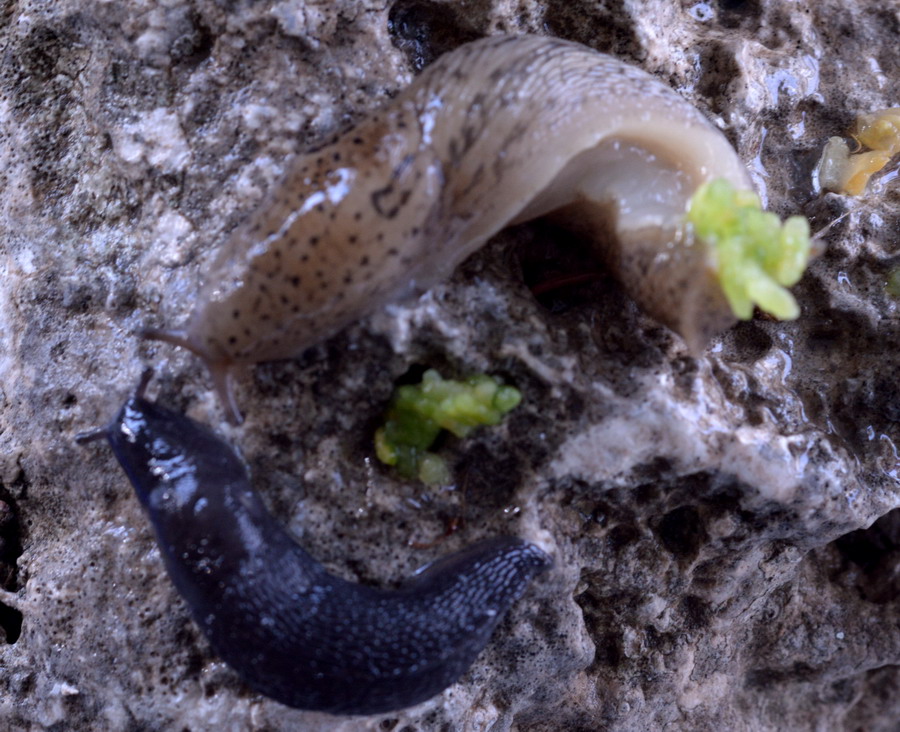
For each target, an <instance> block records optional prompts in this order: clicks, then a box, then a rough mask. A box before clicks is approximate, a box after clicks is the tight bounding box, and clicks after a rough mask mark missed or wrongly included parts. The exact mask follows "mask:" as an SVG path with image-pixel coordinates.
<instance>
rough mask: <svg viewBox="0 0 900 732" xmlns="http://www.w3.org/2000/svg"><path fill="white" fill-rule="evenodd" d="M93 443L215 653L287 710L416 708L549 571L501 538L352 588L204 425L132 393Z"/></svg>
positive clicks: (465, 663) (527, 548) (537, 554)
mask: <svg viewBox="0 0 900 732" xmlns="http://www.w3.org/2000/svg"><path fill="white" fill-rule="evenodd" d="M102 432H103V434H104V435H105V436H106V437H107V439H108V440H109V443H110V445H111V446H112V449H113V452H114V453H115V455H116V457H117V458H118V460H119V462H120V464H121V465H122V467H123V469H124V470H125V472H126V474H127V475H128V477H129V478H130V480H131V482H132V484H133V486H134V489H135V492H136V493H137V496H138V498H139V499H140V501H141V503H142V504H143V506H144V508H145V510H146V512H147V514H148V516H149V517H150V520H151V521H152V523H153V527H154V529H155V532H156V537H157V541H158V543H159V547H160V552H161V554H162V556H163V559H164V561H165V564H166V568H167V569H168V572H169V575H170V577H171V579H172V581H173V583H174V584H175V586H176V587H177V588H178V591H179V592H180V593H181V595H182V596H183V597H184V599H185V601H186V602H187V604H188V606H189V608H190V610H191V613H192V614H193V616H194V619H195V621H196V622H197V624H198V625H199V626H200V628H201V630H202V631H203V633H204V635H205V636H206V638H207V639H208V640H209V642H210V644H211V645H212V647H213V649H214V650H215V652H216V654H217V655H219V656H220V657H221V658H222V659H224V660H225V661H226V662H227V663H228V664H229V665H230V666H231V667H232V668H233V669H234V670H235V671H236V672H237V673H238V674H239V675H240V676H241V678H242V679H243V680H244V681H245V682H247V684H249V685H250V686H251V687H253V688H254V689H256V690H257V691H259V692H261V693H262V694H265V695H266V696H269V697H272V698H273V699H275V700H277V701H279V702H282V703H284V704H287V705H289V706H293V707H298V708H301V709H308V710H318V711H326V712H331V713H334V714H375V713H379V712H387V711H394V710H397V709H400V708H403V707H407V706H411V705H413V704H417V703H419V702H421V701H424V700H426V699H428V698H429V697H431V696H433V695H435V694H437V693H439V692H440V691H442V690H443V689H444V688H446V687H447V686H448V685H450V684H452V683H454V682H455V681H456V680H457V679H458V678H459V677H460V676H461V675H462V674H463V673H464V672H465V671H466V670H467V669H468V667H469V666H470V665H471V663H472V662H473V661H474V659H475V657H476V656H477V655H478V654H479V653H480V652H481V650H482V648H483V647H484V646H485V644H486V643H487V641H488V640H489V638H490V635H491V633H492V632H493V630H494V628H495V627H496V625H497V623H498V622H499V621H500V620H501V618H502V617H503V614H504V613H505V612H506V610H507V609H508V608H509V607H510V605H512V603H513V602H515V600H516V599H517V598H518V597H519V596H520V595H521V594H522V592H524V590H525V588H526V587H527V585H528V584H529V582H530V581H531V579H532V578H533V577H534V576H535V575H536V574H538V573H540V572H542V571H544V570H546V569H547V568H548V567H549V566H550V559H549V558H548V556H547V555H546V554H545V553H544V552H542V551H541V550H540V549H538V548H537V547H536V546H533V545H532V544H529V543H527V542H525V541H522V540H521V539H517V538H512V537H500V538H495V539H489V540H487V541H483V542H481V543H478V544H475V545H474V546H470V547H468V548H467V549H464V550H462V551H460V552H458V553H456V554H453V555H451V556H449V557H446V558H444V559H442V560H439V561H438V562H435V563H434V564H432V565H429V566H427V567H425V568H423V570H420V572H419V573H418V574H417V575H416V576H415V577H414V578H413V579H412V580H410V581H409V582H407V583H406V584H404V585H403V586H401V587H400V588H399V589H397V590H383V589H377V588H373V587H367V586H363V585H358V584H355V583H352V582H348V581H346V580H343V579H340V578H338V577H335V576H333V575H331V574H329V573H328V572H326V571H325V569H324V568H323V567H322V566H321V565H320V564H318V563H317V562H316V561H315V560H314V559H313V558H312V557H311V556H310V555H309V554H307V553H306V551H304V550H303V549H302V548H301V547H300V546H299V545H298V544H297V543H296V541H294V539H293V538H292V537H291V536H290V535H289V534H288V533H287V532H286V531H285V530H284V528H283V527H282V526H281V525H280V524H279V523H278V522H277V521H276V520H275V518H274V517H273V516H272V515H271V514H270V513H269V512H268V510H267V509H266V507H265V506H264V504H263V502H262V500H261V499H260V497H259V496H258V494H257V493H256V492H255V491H254V490H253V489H252V487H251V486H250V483H249V479H248V476H247V471H246V468H245V467H244V464H243V462H242V461H241V460H240V458H239V457H238V456H237V455H236V454H235V452H234V451H233V450H231V448H229V447H228V446H227V445H226V444H225V443H223V442H222V441H221V440H220V439H219V438H218V437H217V436H216V435H214V434H213V433H212V432H211V431H210V430H209V429H207V428H206V427H204V426H202V425H200V424H198V423H197V422H194V421H193V420H191V419H188V418H187V417H185V416H184V415H182V414H178V413H176V412H172V411H169V410H167V409H164V408H162V407H160V406H158V405H156V404H154V403H151V402H149V401H147V400H146V399H144V398H143V395H142V393H139V394H137V395H135V396H134V397H132V398H131V399H129V400H128V401H127V402H126V403H125V405H124V406H123V407H122V409H121V410H120V411H119V413H118V415H117V416H116V418H115V419H114V420H113V422H112V423H111V424H110V425H109V426H108V427H107V428H106V429H105V430H103V431H102ZM91 434H93V435H96V434H97V433H91Z"/></svg>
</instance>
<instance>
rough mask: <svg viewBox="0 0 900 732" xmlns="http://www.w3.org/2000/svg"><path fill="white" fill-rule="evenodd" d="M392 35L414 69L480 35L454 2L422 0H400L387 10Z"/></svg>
mask: <svg viewBox="0 0 900 732" xmlns="http://www.w3.org/2000/svg"><path fill="white" fill-rule="evenodd" d="M388 32H389V33H390V34H391V39H392V41H393V43H394V46H396V47H397V48H398V49H399V50H401V51H402V52H403V53H404V54H405V55H406V58H407V59H408V61H409V65H410V66H412V68H413V70H414V71H417V72H418V71H421V70H422V69H424V68H425V67H426V66H428V64H430V63H431V62H432V61H434V60H435V59H436V58H437V57H438V56H441V55H442V54H444V53H447V52H448V51H452V50H453V49H454V48H456V47H457V46H461V45H462V44H463V43H468V42H469V41H474V40H475V39H477V38H479V37H481V35H482V34H480V33H478V32H477V31H476V30H475V29H474V28H472V27H471V26H470V25H469V24H468V23H467V22H465V21H464V20H463V18H462V17H461V16H460V15H459V14H458V13H457V12H456V11H455V10H453V9H452V6H451V5H443V4H439V3H436V2H427V1H423V0H399V2H396V3H394V5H393V7H392V8H391V11H390V13H389V14H388Z"/></svg>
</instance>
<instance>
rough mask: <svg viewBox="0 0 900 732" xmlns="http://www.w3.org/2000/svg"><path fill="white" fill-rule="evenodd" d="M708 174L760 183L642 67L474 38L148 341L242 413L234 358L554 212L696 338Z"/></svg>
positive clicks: (721, 312) (388, 111)
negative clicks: (182, 361)
mask: <svg viewBox="0 0 900 732" xmlns="http://www.w3.org/2000/svg"><path fill="white" fill-rule="evenodd" d="M714 179H721V180H723V181H725V182H726V183H728V184H730V185H731V186H733V187H734V188H735V189H737V190H752V185H751V183H750V180H749V177H748V174H747V172H746V169H745V168H744V166H743V165H742V163H741V161H740V159H739V158H738V156H737V154H736V153H735V151H734V150H733V149H732V147H731V145H730V144H729V143H728V141H727V140H726V138H725V137H724V135H723V134H722V133H721V132H719V130H717V129H716V128H715V127H714V126H713V125H712V124H711V123H710V122H709V121H708V120H706V119H705V118H704V117H703V115H702V114H701V113H700V112H699V111H698V110H696V109H695V108H694V107H692V106H691V105H690V104H689V103H687V102H686V101H685V100H683V99H682V98H681V97H679V96H678V95H677V94H676V93H675V92H674V91H672V90H671V89H669V88H668V87H666V86H665V85H664V84H662V83H661V82H659V81H658V80H656V79H655V78H653V77H652V76H650V75H649V74H647V73H645V72H643V71H641V70H640V69H637V68H635V67H632V66H629V65H628V64H625V63H623V62H621V61H619V60H617V59H614V58H612V57H610V56H606V55H603V54H600V53H597V52H595V51H592V50H590V49H588V48H585V47H584V46H580V45H578V44H575V43H571V42H567V41H563V40H559V39H555V38H544V37H537V36H518V37H510V36H496V37H491V38H486V39H482V40H479V41H475V42H472V43H468V44H466V45H463V46H461V47H460V48H458V49H456V50H455V51H453V52H451V53H449V54H446V55H445V56H442V57H441V58H439V59H438V60H437V61H435V62H434V63H433V64H432V65H431V66H430V67H428V68H427V69H426V70H425V71H424V72H423V73H422V74H421V75H420V76H418V77H417V78H416V79H415V81H413V83H412V84H411V85H410V86H409V87H408V88H407V89H405V90H404V91H403V92H401V93H400V94H399V95H398V96H397V97H395V98H394V99H392V100H391V101H390V102H388V103H387V104H386V105H385V106H384V107H382V108H381V109H380V110H378V111H376V112H374V113H373V114H372V115H371V116H369V117H368V118H366V119H364V120H362V121H361V122H359V124H357V125H356V126H355V127H353V128H352V129H350V130H349V131H347V132H345V133H343V134H341V135H340V136H338V137H337V138H336V139H334V140H333V141H331V142H329V143H327V144H325V145H324V146H322V147H320V148H319V149H317V150H315V151H313V152H309V153H307V154H304V155H300V156H299V157H297V158H296V159H295V160H294V161H293V163H292V165H291V166H290V168H289V171H288V172H287V174H286V176H285V178H284V179H283V180H282V182H281V183H280V185H277V186H275V187H274V188H273V189H272V190H271V191H270V192H269V193H268V194H267V196H266V197H265V199H264V202H263V203H262V205H260V207H259V208H258V209H257V210H256V212H255V213H253V214H252V215H250V216H249V217H248V218H247V219H246V221H245V222H244V223H243V224H241V225H239V226H238V227H237V228H236V229H235V230H234V232H233V233H232V234H231V235H230V236H229V238H228V239H227V240H226V241H225V243H224V244H223V246H222V247H221V250H220V251H219V252H218V254H217V256H216V258H215V259H214V261H213V263H212V265H211V267H210V269H209V270H208V271H207V272H206V273H205V283H204V284H203V285H202V288H201V290H200V294H199V297H198V299H197V304H196V307H195V309H194V311H193V313H192V314H191V316H190V317H189V319H188V321H187V323H186V325H185V326H184V327H183V328H182V329H175V330H156V329H147V330H146V331H145V332H144V335H145V336H147V337H150V338H155V339H161V340H165V341H169V342H171V343H175V344H177V345H180V346H184V347H186V348H188V349H190V350H191V351H193V352H194V353H196V354H197V355H199V356H200V357H201V358H202V359H203V360H204V361H205V363H206V365H207V366H208V367H209V370H210V373H211V374H212V378H213V382H214V384H215V386H216V389H217V391H218V392H219V394H220V396H221V397H222V401H223V404H225V405H226V407H227V408H229V409H230V411H231V413H232V416H235V415H237V408H236V407H235V405H234V400H233V397H232V395H231V391H230V385H229V373H230V369H231V368H232V367H233V366H234V365H237V364H249V363H256V362H260V361H268V360H274V359H280V358H288V357H292V356H296V355H298V354H299V353H300V352H302V351H303V350H304V349H306V348H307V347H309V346H310V345H313V344H315V343H316V342H318V341H320V340H322V339H324V338H326V337H327V336H330V335H332V334H334V333H335V332H337V331H338V330H340V329H341V328H343V327H344V326H345V325H347V324H348V323H350V322H351V321H354V320H356V319H358V318H360V317H362V316H364V315H366V314H368V313H370V312H372V311H373V310H374V309H375V308H377V307H379V306H381V305H383V304H385V303H387V302H388V301H391V300H395V299H397V298H399V297H401V296H402V295H403V294H404V293H409V292H412V291H416V290H421V289H425V288H428V287H429V286H431V285H432V284H434V283H435V282H437V281H438V280H440V279H442V278H444V277H446V276H447V275H449V273H450V272H451V271H452V270H453V268H454V267H456V265H457V264H459V263H460V262H461V261H462V260H463V259H464V258H466V257H467V256H468V255H470V254H471V253H472V252H473V251H475V250H476V249H478V248H479V247H481V246H482V245H483V244H484V243H485V242H486V241H487V240H488V239H489V238H490V237H491V236H492V235H494V234H495V233H497V232H498V231H499V230H500V229H502V228H504V227H505V226H508V225H510V224H515V223H520V222H524V221H528V220H530V219H534V218H536V217H540V216H544V215H547V214H551V213H552V214H553V215H554V216H555V217H556V218H557V219H558V220H559V221H560V222H562V223H564V225H567V226H569V227H570V228H571V229H572V230H574V231H575V232H576V233H578V234H580V235H582V236H584V237H587V238H589V239H591V240H593V241H594V242H595V243H596V246H597V248H598V250H599V251H600V253H601V254H602V256H603V257H604V259H605V260H606V262H607V264H608V266H609V267H610V268H611V269H612V271H613V272H614V273H615V274H616V275H617V276H618V278H619V279H620V280H621V282H622V284H623V285H624V287H625V289H626V291H628V292H629V293H630V295H631V296H632V297H633V298H634V299H635V300H636V301H637V303H638V304H639V305H640V306H641V307H642V308H643V309H644V310H645V311H646V312H647V313H648V314H649V315H651V316H652V317H654V318H656V319H657V320H659V321H660V322H662V323H663V324H665V325H667V326H669V327H670V328H672V329H673V330H674V331H676V332H677V333H679V334H680V335H681V336H682V337H683V339H684V340H685V341H686V343H687V344H688V346H689V347H690V348H691V349H692V351H693V352H699V351H700V350H702V348H703V347H704V346H705V344H706V342H707V341H708V340H709V339H710V338H711V337H712V336H713V335H714V334H716V333H717V332H719V331H720V330H722V329H724V328H726V327H728V326H729V325H730V324H731V323H733V322H734V320H735V316H734V314H733V313H732V311H731V309H730V308H729V304H728V301H727V298H726V297H725V295H724V294H723V290H722V286H721V285H720V282H719V280H718V278H717V273H716V271H715V264H716V263H715V261H714V260H715V258H716V257H715V255H711V254H710V253H709V251H708V249H707V247H705V246H701V242H698V241H695V240H694V239H693V237H692V236H691V235H690V232H689V231H688V232H686V231H685V227H684V219H685V211H686V209H687V207H688V202H689V200H690V198H691V196H692V194H694V193H695V192H696V191H697V190H698V188H700V187H701V185H702V184H705V183H708V182H710V181H712V180H714ZM801 272H802V269H801Z"/></svg>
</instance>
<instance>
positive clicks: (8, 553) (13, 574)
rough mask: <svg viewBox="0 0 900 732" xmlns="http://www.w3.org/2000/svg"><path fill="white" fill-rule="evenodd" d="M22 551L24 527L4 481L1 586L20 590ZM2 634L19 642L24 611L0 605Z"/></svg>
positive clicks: (0, 502)
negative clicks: (19, 559) (20, 558)
mask: <svg viewBox="0 0 900 732" xmlns="http://www.w3.org/2000/svg"><path fill="white" fill-rule="evenodd" d="M21 554H22V539H21V526H20V523H19V519H18V516H17V512H16V510H15V504H14V502H13V500H12V497H11V496H10V494H9V491H8V490H7V489H6V487H5V486H3V485H2V484H0V587H2V588H3V589H4V590H8V591H9V592H15V591H16V590H17V589H18V568H17V566H16V560H17V559H18V558H19V556H20V555H21ZM0 633H2V635H3V636H4V637H3V638H2V640H4V641H5V642H6V643H10V644H11V643H15V642H16V641H17V640H18V639H19V636H20V635H21V634H22V613H20V612H19V611H18V610H16V609H14V608H11V607H7V606H6V605H3V604H0Z"/></svg>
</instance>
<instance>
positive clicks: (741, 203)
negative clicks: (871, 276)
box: [687, 179, 810, 320]
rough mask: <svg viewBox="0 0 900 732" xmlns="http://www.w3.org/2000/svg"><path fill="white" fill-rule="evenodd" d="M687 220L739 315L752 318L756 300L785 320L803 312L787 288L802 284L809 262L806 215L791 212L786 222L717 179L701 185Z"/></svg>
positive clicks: (749, 194) (751, 196) (750, 195)
mask: <svg viewBox="0 0 900 732" xmlns="http://www.w3.org/2000/svg"><path fill="white" fill-rule="evenodd" d="M687 221H688V224H689V226H690V227H691V229H692V230H693V234H694V236H695V237H696V238H697V239H700V240H702V241H703V242H704V243H706V244H707V245H708V246H709V248H710V255H711V264H712V267H713V269H714V270H715V271H716V273H717V276H718V278H719V282H720V284H721V286H722V290H723V292H724V293H725V297H726V298H727V299H728V304H729V305H731V309H732V310H733V311H734V314H735V315H736V316H737V317H738V318H741V319H742V320H749V319H750V317H751V316H752V315H753V306H754V305H758V306H759V307H760V308H761V309H762V310H765V311H766V312H767V313H769V314H770V315H774V316H775V317H776V318H779V319H780V320H792V319H794V318H796V317H797V316H798V315H799V314H800V308H799V306H798V305H797V301H796V300H794V297H793V295H791V293H790V292H788V291H787V290H786V289H785V288H787V287H790V286H791V285H794V284H796V283H797V281H798V280H799V279H800V277H801V276H802V275H803V270H804V269H806V264H807V262H808V261H809V252H810V240H809V223H808V222H807V221H806V219H804V218H803V217H802V216H791V217H790V218H789V219H787V220H786V221H785V222H784V224H782V223H781V222H780V221H779V219H778V217H777V216H776V215H775V214H773V213H767V212H766V211H763V210H762V205H761V204H760V200H759V197H758V196H757V195H756V194H755V193H753V192H752V191H738V190H735V188H734V187H733V186H732V185H731V184H730V183H729V182H728V181H726V180H721V179H717V180H713V181H710V182H709V183H705V184H703V185H702V186H700V188H698V189H697V192H696V193H695V194H694V196H693V197H692V198H691V201H690V204H689V206H688V213H687Z"/></svg>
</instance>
